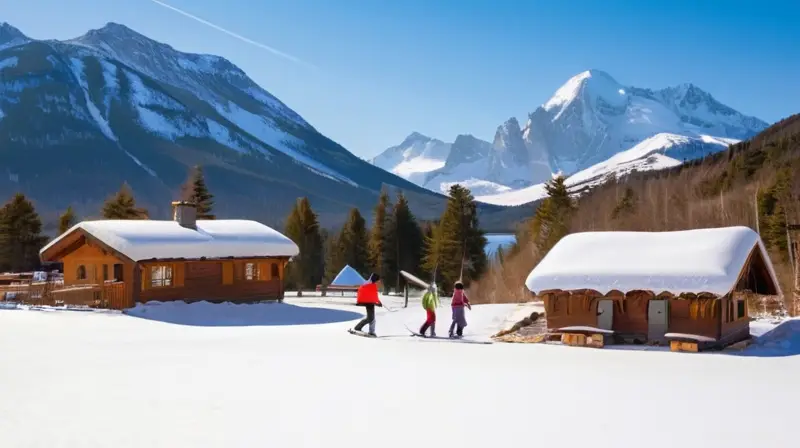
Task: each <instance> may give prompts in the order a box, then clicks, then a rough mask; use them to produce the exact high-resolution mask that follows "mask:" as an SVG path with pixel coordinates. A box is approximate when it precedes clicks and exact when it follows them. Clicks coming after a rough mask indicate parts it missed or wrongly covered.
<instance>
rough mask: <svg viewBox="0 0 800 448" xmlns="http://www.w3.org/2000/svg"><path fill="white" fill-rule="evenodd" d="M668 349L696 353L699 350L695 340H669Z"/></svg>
mask: <svg viewBox="0 0 800 448" xmlns="http://www.w3.org/2000/svg"><path fill="white" fill-rule="evenodd" d="M669 349H670V350H671V351H673V352H691V353H697V352H698V351H699V349H698V346H697V342H686V341H669Z"/></svg>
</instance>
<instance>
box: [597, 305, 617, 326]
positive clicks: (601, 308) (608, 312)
mask: <svg viewBox="0 0 800 448" xmlns="http://www.w3.org/2000/svg"><path fill="white" fill-rule="evenodd" d="M597 328H600V329H603V330H612V329H613V328H614V301H613V300H607V299H604V300H599V301H598V302H597Z"/></svg>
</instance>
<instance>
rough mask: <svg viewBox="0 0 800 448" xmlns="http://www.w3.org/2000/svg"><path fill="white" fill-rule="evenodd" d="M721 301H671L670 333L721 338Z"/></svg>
mask: <svg viewBox="0 0 800 448" xmlns="http://www.w3.org/2000/svg"><path fill="white" fill-rule="evenodd" d="M720 312H721V306H720V300H719V299H678V298H675V299H670V301H669V332H670V333H687V334H697V335H700V336H707V337H710V338H714V339H719V337H720V321H721V319H720Z"/></svg>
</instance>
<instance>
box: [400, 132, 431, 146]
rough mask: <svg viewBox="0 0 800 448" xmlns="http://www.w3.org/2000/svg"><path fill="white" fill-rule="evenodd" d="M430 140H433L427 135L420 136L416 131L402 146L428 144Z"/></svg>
mask: <svg viewBox="0 0 800 448" xmlns="http://www.w3.org/2000/svg"><path fill="white" fill-rule="evenodd" d="M430 140H433V139H432V138H430V137H428V136H427V135H423V134H420V133H419V132H416V131H414V132H412V133H411V134H409V135H408V137H406V138H405V140H403V143H401V144H400V145H401V146H404V145H412V144H414V143H416V142H428V141H430Z"/></svg>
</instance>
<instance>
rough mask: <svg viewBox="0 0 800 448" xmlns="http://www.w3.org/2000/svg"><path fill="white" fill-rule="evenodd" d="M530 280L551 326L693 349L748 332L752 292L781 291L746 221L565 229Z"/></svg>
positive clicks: (721, 344)
mask: <svg viewBox="0 0 800 448" xmlns="http://www.w3.org/2000/svg"><path fill="white" fill-rule="evenodd" d="M526 286H527V287H528V289H529V290H531V291H532V292H533V293H534V294H536V295H537V296H539V297H541V298H542V299H543V300H544V303H545V315H546V319H547V326H548V329H549V331H552V332H557V333H562V334H563V333H567V334H576V335H583V336H587V335H595V337H597V336H598V335H601V336H602V337H603V339H604V342H606V343H607V342H609V341H610V342H618V343H640V344H667V343H669V344H670V346H671V347H672V348H673V349H676V350H677V349H687V350H691V351H696V350H699V349H704V348H711V347H717V348H721V347H725V346H727V345H730V344H733V343H736V342H739V341H742V340H745V339H748V338H749V337H750V318H749V315H748V310H747V298H748V297H749V296H751V295H753V294H758V295H769V296H780V295H781V290H780V286H779V284H778V280H777V277H776V275H775V271H774V269H773V266H772V263H771V261H770V259H769V256H768V254H767V251H766V249H765V248H764V244H763V243H762V241H761V238H760V237H759V235H758V234H757V233H756V232H754V231H753V230H751V229H749V228H747V227H726V228H712V229H698V230H686V231H678V232H585V233H577V234H572V235H568V236H566V237H565V238H563V239H562V240H561V241H559V242H558V244H556V245H555V246H554V247H553V248H552V249H551V250H550V252H549V253H548V254H547V255H546V256H545V257H544V259H543V260H542V261H541V263H539V264H538V265H537V266H536V267H535V268H534V269H533V271H532V272H531V273H530V275H529V276H528V278H527V281H526ZM566 339H568V340H569V339H570V338H569V337H567V338H566ZM579 339H580V338H579ZM581 340H583V339H581Z"/></svg>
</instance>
